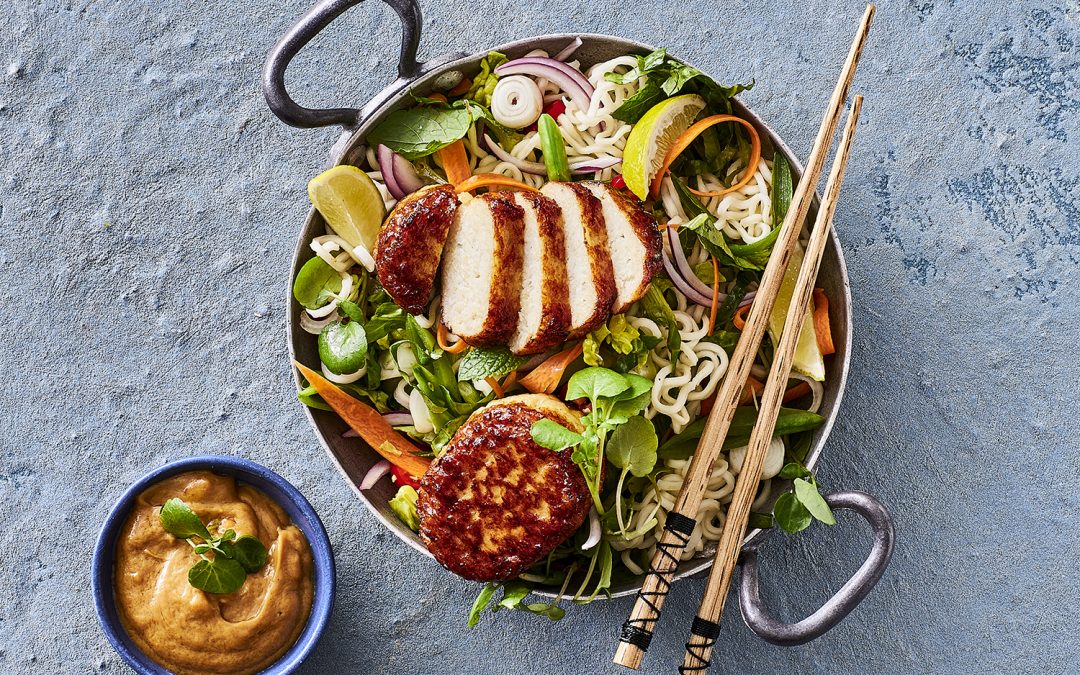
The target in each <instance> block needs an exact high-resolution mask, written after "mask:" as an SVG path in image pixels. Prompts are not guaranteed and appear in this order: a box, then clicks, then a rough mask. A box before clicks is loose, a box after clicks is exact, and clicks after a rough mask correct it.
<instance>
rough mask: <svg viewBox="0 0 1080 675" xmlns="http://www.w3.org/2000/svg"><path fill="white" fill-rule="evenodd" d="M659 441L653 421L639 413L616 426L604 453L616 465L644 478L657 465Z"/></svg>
mask: <svg viewBox="0 0 1080 675" xmlns="http://www.w3.org/2000/svg"><path fill="white" fill-rule="evenodd" d="M657 443H658V441H657V438H656V430H655V429H654V428H653V425H652V422H650V421H649V420H647V419H645V418H644V417H641V416H640V415H639V416H637V417H631V418H630V419H628V420H626V422H624V423H623V424H621V425H619V426H618V427H615V431H613V432H611V438H610V439H609V440H608V443H607V447H605V448H604V454H605V456H606V457H607V459H608V461H609V462H611V463H612V464H613V465H614V466H615V467H617V468H619V469H624V470H627V471H629V472H630V473H631V474H633V475H634V476H636V477H638V478H642V477H644V476H647V475H649V473H650V472H652V470H653V467H655V466H656V446H657Z"/></svg>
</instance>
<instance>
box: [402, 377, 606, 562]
mask: <svg viewBox="0 0 1080 675" xmlns="http://www.w3.org/2000/svg"><path fill="white" fill-rule="evenodd" d="M515 399H516V400H515ZM530 399H544V401H542V403H543V405H537V406H534V405H530ZM547 399H550V401H547ZM551 402H554V403H551ZM555 404H557V405H555ZM538 408H542V409H543V410H541V409H538ZM563 410H565V414H563V413H562V412H561V411H563ZM544 417H547V418H548V419H551V420H553V421H555V422H558V423H559V424H562V425H564V426H566V427H568V428H574V429H576V430H580V428H581V427H580V423H579V422H578V421H577V418H576V417H574V416H573V413H571V412H570V410H569V409H568V408H566V406H565V405H564V404H563V403H562V402H561V401H558V400H557V399H554V398H551V397H547V396H521V397H511V398H508V399H503V400H501V401H498V402H496V403H494V404H492V405H491V406H488V407H486V408H483V409H481V410H479V411H477V412H476V413H474V414H473V416H472V417H470V418H469V420H468V421H466V422H465V424H463V425H462V426H461V428H460V429H458V431H457V433H456V434H454V437H453V439H451V441H450V443H449V444H447V446H446V451H445V452H444V453H443V455H442V456H441V457H439V458H438V459H437V460H435V462H434V463H432V465H431V468H430V469H428V471H427V473H426V474H424V478H423V480H422V481H421V483H420V498H419V500H418V502H417V511H418V512H419V515H420V537H421V539H422V540H423V541H424V543H425V544H426V545H427V547H428V550H429V551H431V553H432V555H434V556H435V559H436V560H438V561H439V563H441V564H442V565H443V566H444V567H446V568H447V569H449V570H450V571H452V572H454V573H455V574H458V575H460V576H462V577H464V578H466V579H473V580H475V581H501V580H506V579H513V578H515V577H517V576H518V575H519V574H521V573H522V572H525V571H526V570H528V569H529V568H530V567H532V566H533V565H534V564H535V563H536V562H538V561H539V560H541V559H542V558H543V557H544V556H546V555H547V554H548V553H550V552H551V551H552V550H553V549H554V548H555V547H556V546H558V545H559V544H561V543H562V542H563V541H565V540H566V539H567V538H568V537H569V536H570V535H572V534H573V533H574V532H575V531H576V530H577V529H578V528H579V527H581V524H582V523H583V522H585V518H586V516H588V513H589V508H590V507H591V505H592V498H591V497H590V496H589V490H588V487H587V486H586V484H585V479H584V477H582V475H581V471H580V469H578V467H577V465H575V464H574V462H573V461H572V460H571V459H570V455H571V452H570V450H564V451H562V452H555V451H553V450H549V449H547V448H544V447H542V446H540V445H537V443H536V442H535V441H533V439H532V436H531V435H530V429H531V428H532V425H533V423H534V422H536V421H537V420H540V419H542V418H544Z"/></svg>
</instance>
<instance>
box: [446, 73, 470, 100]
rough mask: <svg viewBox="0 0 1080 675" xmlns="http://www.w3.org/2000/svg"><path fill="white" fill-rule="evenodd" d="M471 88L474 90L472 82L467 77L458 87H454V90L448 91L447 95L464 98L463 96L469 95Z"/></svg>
mask: <svg viewBox="0 0 1080 675" xmlns="http://www.w3.org/2000/svg"><path fill="white" fill-rule="evenodd" d="M471 88H472V80H470V79H469V78H467V77H466V78H465V79H463V80H462V81H461V82H458V83H457V86H456V87H454V88H453V89H451V90H450V91H448V92H446V93H447V94H449V95H450V96H462V95H463V94H467V93H469V89H471Z"/></svg>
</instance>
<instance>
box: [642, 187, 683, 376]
mask: <svg viewBox="0 0 1080 675" xmlns="http://www.w3.org/2000/svg"><path fill="white" fill-rule="evenodd" d="M676 182H678V181H676ZM641 313H642V314H644V315H645V318H647V319H651V320H653V321H655V322H656V323H658V324H660V325H662V326H664V328H666V329H667V332H668V336H667V347H668V353H669V354H670V360H671V362H672V363H678V361H679V354H680V353H681V351H682V334H681V332H680V331H679V322H678V321H676V320H675V311H674V310H673V309H672V308H671V305H669V304H668V301H667V298H665V297H664V293H663V291H661V290H660V286H659V284H657V283H656V281H655V280H654V281H653V283H651V284H649V288H648V290H647V291H645V296H644V297H643V298H641Z"/></svg>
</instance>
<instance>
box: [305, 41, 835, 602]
mask: <svg viewBox="0 0 1080 675" xmlns="http://www.w3.org/2000/svg"><path fill="white" fill-rule="evenodd" d="M575 38H580V39H581V40H582V41H583V42H584V43H585V44H590V43H594V42H595V43H604V42H609V43H615V44H618V45H619V46H620V47H621V48H623V49H626V50H627V53H634V52H637V53H648V52H651V51H653V50H655V49H656V47H655V46H653V45H652V44H650V43H646V42H642V41H639V40H634V39H631V38H626V37H622V36H618V35H610V34H604V33H587V32H580V33H578V32H574V33H546V34H541V35H534V36H530V37H525V38H521V39H517V40H512V41H509V42H504V43H501V44H498V45H495V46H492V47H489V48H486V49H482V50H479V51H476V52H473V53H469V54H466V53H459V54H451V55H447V56H444V57H440V58H435V59H432V60H429V61H427V62H425V63H423V64H422V67H421V71H420V72H419V73H418V74H417V76H416V77H415V78H414V79H412V80H409V81H402V80H400V79H399V80H398V81H396V82H394V83H392V84H390V85H389V86H388V87H386V88H385V89H384V90H382V91H381V92H379V93H377V94H376V95H374V96H373V97H372V98H371V99H370V100H369V101H368V102H367V103H365V104H364V105H363V106H362V108H361V113H360V119H359V121H358V123H357V124H356V125H355V126H353V127H349V128H347V129H345V130H344V131H343V132H342V134H341V136H340V137H339V138H338V139H337V141H336V142H335V143H334V144H333V146H332V147H331V149H330V157H329V159H330V162H331V165H332V166H336V165H339V164H350V163H353V162H354V160H355V158H354V157H353V152H354V151H355V149H356V148H357V147H360V146H362V142H361V141H362V138H363V137H364V136H365V135H366V134H367V133H368V131H369V130H370V128H371V126H372V124H373V123H374V122H375V121H376V120H377V119H378V118H380V117H381V116H383V115H385V114H387V113H388V112H389V111H391V110H394V109H395V108H396V107H397V106H398V104H399V103H400V102H401V101H402V100H404V99H406V97H408V96H409V94H411V93H412V92H414V91H416V90H417V89H422V88H423V87H424V86H425V85H427V84H429V83H430V82H432V81H433V80H434V79H435V78H437V77H438V76H439V75H440V74H442V73H445V72H447V71H451V70H454V69H467V68H472V67H473V66H475V64H476V63H477V62H479V60H480V59H481V58H483V57H484V56H486V55H487V54H488V53H490V52H491V51H498V52H502V53H504V54H507V55H509V54H511V53H514V52H515V51H519V50H523V49H524V50H528V49H532V48H535V47H536V46H537V44H538V43H539V42H542V41H544V42H546V41H563V40H573V39H575ZM668 53H669V55H671V56H672V57H674V58H676V59H678V60H680V61H682V62H683V63H687V64H689V65H691V66H694V67H697V66H696V65H695V64H693V63H691V62H690V61H689V60H687V59H683V58H682V57H681V56H679V55H678V54H677V53H674V52H671V51H669V52H668ZM700 70H701V72H703V73H705V74H706V75H707V76H709V77H711V76H712V75H711V73H710V71H709V70H706V69H700ZM732 103H733V106H734V108H735V111H736V112H735V114H737V115H739V116H740V117H743V118H744V119H747V120H748V121H750V122H751V123H753V124H754V125H755V127H757V128H758V130H759V132H760V133H762V134H763V135H764V136H765V137H767V138H768V142H770V143H772V144H773V145H774V148H775V149H776V150H778V151H780V152H782V153H783V154H784V155H785V157H786V158H787V159H788V161H789V162H790V163H791V167H792V169H793V172H794V173H795V175H797V176H798V177H799V179H800V180H801V178H802V174H803V171H804V169H805V167H804V166H803V163H802V160H801V159H800V158H799V156H798V155H797V154H796V153H795V152H794V151H793V150H792V149H791V147H790V146H789V145H788V144H787V142H786V141H785V140H784V139H783V137H781V136H780V134H778V133H777V132H776V131H775V130H774V129H773V128H772V127H771V126H770V125H769V124H768V123H766V122H765V120H764V119H762V118H761V117H760V116H759V115H758V114H757V113H756V112H755V111H754V110H753V109H752V108H751V107H750V106H748V105H747V104H745V103H743V102H742V100H740V99H739V98H738V97H733V98H732ZM819 203H820V197H819V194H818V193H817V191H816V190H815V192H814V196H813V200H812V204H811V208H810V212H809V213H808V215H807V220H808V221H810V220H811V219H812V218H813V217H814V216H815V214H816V213H817V209H818V206H819ZM318 219H319V214H318V211H317V210H316V209H315V208H314V207H311V208H309V209H308V212H307V216H306V217H305V219H304V224H303V227H302V228H301V230H300V232H299V234H298V236H297V240H296V245H295V247H294V249H293V257H292V269H291V272H290V276H289V279H290V284H289V287H288V288H287V289H286V293H285V302H286V306H287V307H288V312H289V321H288V322H287V324H286V330H287V335H286V339H287V342H288V347H289V358H290V360H301V356H300V353H299V349H298V341H299V340H302V339H307V338H310V337H311V336H309V335H308V334H307V333H305V332H304V331H303V330H302V329H301V328H299V325H298V312H299V311H302V310H298V305H297V303H296V302H295V300H294V299H293V297H292V284H291V281H292V279H294V278H295V277H296V273H297V271H298V270H299V268H300V267H301V266H302V265H303V264H304V262H306V261H307V259H308V258H310V257H311V253H310V251H311V249H310V248H309V247H308V242H309V241H310V240H311V231H312V228H313V227H315V226H316V221H318ZM828 239H829V241H828V244H827V246H826V256H827V257H828V256H829V255H830V252H834V253H835V256H836V261H835V267H834V272H835V274H836V275H837V277H838V281H839V286H840V288H841V289H842V291H843V298H842V303H836V304H838V305H839V304H842V306H843V309H842V319H843V320H842V323H841V324H840V325H838V326H837V329H838V330H842V331H843V334H844V336H845V337H844V339H843V340H842V348H841V349H839V350H838V351H837V353H836V354H835V355H834V356H833V359H834V361H835V362H838V363H837V364H836V367H837V369H838V371H839V373H840V377H839V378H836V380H835V384H834V385H833V386H834V387H835V390H834V391H835V394H833V401H832V405H831V409H830V411H829V414H827V415H825V422H824V423H823V424H822V426H821V427H820V428H818V429H817V430H815V432H814V438H813V441H812V444H811V447H810V451H809V453H808V454H807V457H806V459H805V460H804V463H805V464H806V466H807V467H808V468H810V469H811V470H812V469H813V468H814V467H815V466H816V465H817V463H818V461H819V460H820V458H821V455H822V453H823V452H824V449H825V443H826V442H827V440H828V438H829V435H830V434H831V432H832V429H833V426H834V424H835V422H836V418H837V416H838V414H839V410H840V406H841V404H842V402H843V398H844V393H845V390H846V386H847V377H848V374H849V371H850V362H851V355H852V334H853V323H852V311H851V310H852V296H851V285H850V279H849V277H848V269H847V261H846V260H845V258H844V252H843V248H842V246H841V243H840V238H839V236H838V235H837V232H836V230H835V229H832V230H831V231H830V232H829V237H828ZM838 309H839V308H838ZM831 313H832V311H831V309H830V314H831ZM292 371H293V381H294V383H295V385H296V388H297V390H298V391H299V390H301V389H302V388H303V378H302V376H301V375H300V373H299V372H298V371H297V370H296V369H295V368H293V369H292ZM827 398H828V395H827ZM301 407H302V408H303V410H304V415H305V417H306V418H307V420H308V423H309V424H310V425H311V428H312V430H313V431H314V432H315V436H316V437H317V438H318V440H319V444H320V445H321V446H322V448H323V450H324V451H325V453H326V455H327V456H328V457H329V458H330V461H331V463H332V464H333V465H334V467H336V468H337V470H338V473H339V474H340V475H341V476H342V478H344V479H345V481H346V483H347V484H348V485H349V487H350V488H352V491H353V492H354V493H355V494H356V496H357V497H358V498H359V499H360V501H361V503H363V505H364V506H365V507H366V508H367V510H368V512H369V513H371V514H372V515H373V516H375V518H376V519H377V520H378V521H379V522H380V523H381V524H382V525H383V526H384V527H386V528H387V529H389V530H390V531H391V532H393V533H394V535H395V536H396V537H397V538H398V539H400V540H401V541H403V542H404V543H405V544H406V545H407V546H408V547H409V548H412V549H413V550H415V551H417V552H419V553H420V554H421V555H422V556H424V557H426V558H428V559H434V556H432V554H431V552H430V551H428V550H427V548H426V547H425V546H423V544H422V543H421V542H420V541H419V539H418V538H417V537H416V536H415V535H414V536H409V535H408V534H406V532H405V531H403V529H402V528H404V527H405V526H404V525H402V524H401V523H400V522H395V521H394V520H393V519H392V518H391V516H389V515H387V514H385V513H384V512H383V511H382V510H380V509H379V508H378V507H377V506H376V505H375V504H374V503H373V502H372V499H371V497H370V496H369V495H368V494H365V492H364V491H362V490H361V489H360V487H359V483H358V482H357V481H356V480H354V478H353V477H352V476H351V475H350V473H349V471H348V470H347V469H346V467H345V465H344V464H343V462H342V458H341V457H339V455H338V453H337V452H336V451H335V450H334V448H333V447H332V446H331V443H330V442H329V438H328V437H329V435H330V433H331V432H330V431H329V430H328V429H326V428H325V427H324V424H323V422H321V421H320V417H321V415H320V414H319V413H320V412H321V411H316V410H313V409H312V408H310V407H308V406H306V405H302V406H301ZM372 453H374V451H372ZM375 459H378V458H377V457H375ZM777 494H778V493H777ZM769 532H771V530H762V529H758V528H754V529H748V530H747V532H746V534H745V536H744V538H743V544H742V545H743V546H744V547H745V546H751V545H754V544H755V542H758V541H760V540H761V539H762V538H763V537H764V536H766V535H767V534H768V533H769ZM409 534H412V533H409ZM712 563H713V556H711V555H709V556H705V557H702V558H697V559H691V560H688V561H684V562H682V563H681V564H680V569H679V570H678V571H677V572H676V574H675V576H674V579H673V581H677V580H681V579H684V578H687V577H693V576H696V575H699V574H703V573H704V572H705V571H707V570H708V569H709V568H710V567H711V566H712ZM637 590H638V585H636V584H631V586H630V587H627V588H622V589H617V590H614V591H612V593H611V594H610V596H607V597H610V598H620V597H625V596H629V595H633V594H635V593H636V592H637ZM534 592H535V593H537V594H538V595H541V596H545V597H555V596H554V595H553V594H551V593H548V592H547V591H545V590H543V589H537V590H536V591H534ZM600 597H601V598H603V597H605V596H600Z"/></svg>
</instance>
